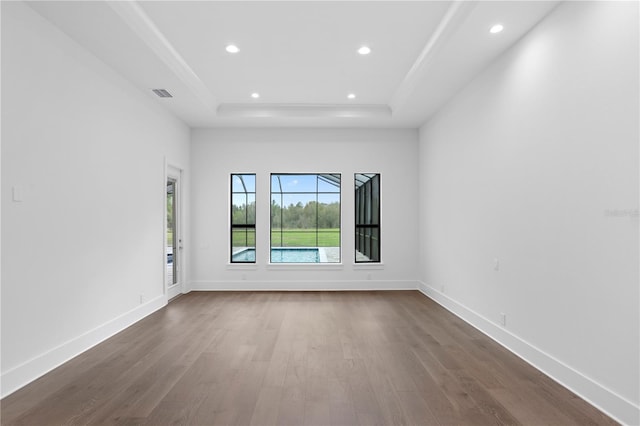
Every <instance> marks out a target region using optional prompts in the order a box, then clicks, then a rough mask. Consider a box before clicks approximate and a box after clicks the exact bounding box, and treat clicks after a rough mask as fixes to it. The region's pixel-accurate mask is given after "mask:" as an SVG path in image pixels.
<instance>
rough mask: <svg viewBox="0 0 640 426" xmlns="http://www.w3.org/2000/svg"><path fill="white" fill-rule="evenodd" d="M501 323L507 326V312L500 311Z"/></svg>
mask: <svg viewBox="0 0 640 426" xmlns="http://www.w3.org/2000/svg"><path fill="white" fill-rule="evenodd" d="M500 325H502V326H505V327H506V326H507V314H505V313H504V312H500Z"/></svg>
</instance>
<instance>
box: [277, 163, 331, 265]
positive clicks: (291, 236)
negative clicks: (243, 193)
mask: <svg viewBox="0 0 640 426" xmlns="http://www.w3.org/2000/svg"><path fill="white" fill-rule="evenodd" d="M271 263H340V174H339V173H329V174H272V175H271Z"/></svg>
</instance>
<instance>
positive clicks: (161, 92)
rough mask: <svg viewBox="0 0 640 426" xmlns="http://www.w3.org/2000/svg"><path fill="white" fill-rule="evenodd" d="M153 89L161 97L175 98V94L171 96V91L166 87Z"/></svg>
mask: <svg viewBox="0 0 640 426" xmlns="http://www.w3.org/2000/svg"><path fill="white" fill-rule="evenodd" d="M152 90H153V93H155V94H156V95H158V96H160V97H161V98H173V96H171V93H169V92H167V91H166V90H164V89H152Z"/></svg>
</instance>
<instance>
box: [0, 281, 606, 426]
mask: <svg viewBox="0 0 640 426" xmlns="http://www.w3.org/2000/svg"><path fill="white" fill-rule="evenodd" d="M1 408H2V424H3V425H72V424H107V425H109V424H111V425H165V424H172V425H173V424H182V425H519V424H523V425H525V424H526V425H536V426H537V425H609V424H616V423H615V422H614V421H613V420H611V419H610V418H608V417H606V416H605V415H603V414H602V413H600V412H599V411H598V410H596V409H595V408H593V407H592V406H590V405H589V404H587V403H586V402H584V401H583V400H582V399H580V398H578V397H577V396H576V395H574V394H572V393H571V392H569V391H568V390H566V389H565V388H563V387H561V386H559V385H557V384H556V383H555V382H553V381H552V380H550V379H549V378H547V377H546V376H544V375H542V374H541V373H540V372H538V371H537V370H535V369H533V368H532V367H530V366H529V365H527V364H526V363H524V362H523V361H522V360H520V359H519V358H517V357H516V356H514V355H512V354H511V353H509V352H508V351H507V350H505V349H503V348H502V347H501V346H499V345H498V344H496V343H495V342H493V341H492V340H490V339H488V338H487V337H485V336H484V335H482V334H481V333H479V332H478V331H476V330H475V329H473V328H472V327H470V326H468V325H467V324H465V323H464V322H463V321H461V320H460V319H458V318H457V317H455V316H453V315H451V314H450V313H448V312H447V311H445V310H444V309H443V308H441V307H440V306H438V305H437V304H435V303H434V302H433V301H431V300H430V299H428V298H427V297H425V296H423V295H422V294H420V293H419V292H417V291H386V292H374V291H371V292H368V291H367V292H255V293H253V292H216V293H201V292H198V293H190V294H187V295H185V296H182V297H180V298H178V299H176V300H175V301H173V302H172V303H171V304H169V306H167V307H166V308H164V309H162V310H160V311H158V312H156V313H154V314H153V315H151V316H149V317H147V318H145V319H144V320H142V321H140V322H138V323H136V324H134V325H133V326H131V327H129V328H128V329H126V330H124V331H123V332H121V333H119V334H117V335H116V336H114V337H112V338H111V339H109V340H107V341H105V342H103V343H101V344H100V345H98V346H96V347H94V348H93V349H91V350H89V351H87V352H85V353H83V354H81V355H79V356H78V357H76V358H74V359H73V360H71V361H69V362H67V363H66V364H64V365H62V366H60V367H59V368H57V369H55V370H54V371H52V372H50V373H49V374H47V375H45V376H43V377H42V378H40V379H38V380H37V381H35V382H33V383H31V384H30V385H28V386H26V387H24V388H23V389H21V390H19V391H17V392H15V393H14V394H12V395H10V396H8V397H7V398H5V399H3V400H2V402H1Z"/></svg>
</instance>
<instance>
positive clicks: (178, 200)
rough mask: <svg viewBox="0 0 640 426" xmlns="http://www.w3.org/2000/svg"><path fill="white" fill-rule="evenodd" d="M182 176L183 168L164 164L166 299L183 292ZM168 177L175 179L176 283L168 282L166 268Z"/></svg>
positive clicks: (163, 250) (174, 260)
mask: <svg viewBox="0 0 640 426" xmlns="http://www.w3.org/2000/svg"><path fill="white" fill-rule="evenodd" d="M182 177H183V170H182V169H181V168H179V167H176V166H174V165H171V164H168V163H167V164H166V167H165V179H164V196H165V202H164V223H163V225H164V231H163V235H164V237H163V241H164V244H163V248H162V252H163V257H164V262H163V263H164V294H165V295H166V296H167V300H171V299H172V298H174V297H176V296H178V295H180V294H182V293H183V292H184V285H183V283H184V256H183V249H182V248H183V246H184V236H183V234H182V232H183V229H184V226H183V220H184V218H183V214H182V213H183V209H182V201H183V199H184V197H183V194H182V191H183V188H182ZM169 179H173V180H175V182H176V184H175V189H174V191H175V192H174V197H175V198H174V206H175V218H174V220H175V227H176V230H175V235H174V236H173V238H174V241H177V244H175V245H176V250H175V252H174V253H173V262H174V264H175V265H176V284H173V283H170V282H169V273H168V268H167V261H166V258H167V254H166V247H167V211H166V210H167V207H166V204H167V203H166V196H167V182H168V181H169Z"/></svg>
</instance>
